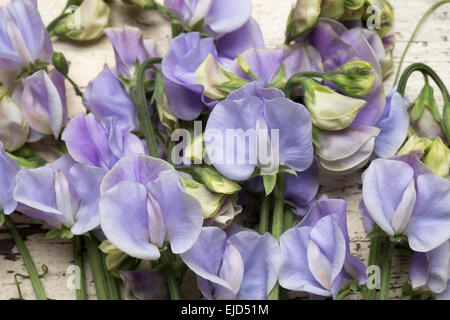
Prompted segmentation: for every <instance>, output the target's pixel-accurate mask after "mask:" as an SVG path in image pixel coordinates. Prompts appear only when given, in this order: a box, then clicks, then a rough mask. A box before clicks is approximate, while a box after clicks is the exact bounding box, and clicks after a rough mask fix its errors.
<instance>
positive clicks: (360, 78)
mask: <svg viewBox="0 0 450 320" xmlns="http://www.w3.org/2000/svg"><path fill="white" fill-rule="evenodd" d="M327 80H329V81H331V82H333V83H334V84H335V85H336V86H338V87H339V88H341V89H342V90H343V91H344V92H345V93H346V94H348V95H349V96H351V97H358V98H361V97H365V96H366V95H368V94H369V93H370V92H371V91H372V88H373V85H374V83H375V76H374V75H373V74H372V73H364V74H337V75H335V76H333V77H332V78H328V79H327Z"/></svg>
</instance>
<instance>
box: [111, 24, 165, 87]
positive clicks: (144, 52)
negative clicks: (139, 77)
mask: <svg viewBox="0 0 450 320" xmlns="http://www.w3.org/2000/svg"><path fill="white" fill-rule="evenodd" d="M105 34H106V36H107V37H108V38H109V41H111V44H112V45H113V48H114V55H115V59H116V72H117V74H120V75H121V76H123V77H125V78H126V79H133V78H134V77H135V73H136V62H139V63H143V62H144V61H145V60H147V59H149V58H152V57H158V56H159V53H158V50H157V49H156V44H155V42H154V41H153V40H150V39H146V40H144V39H143V38H142V33H141V31H140V30H139V29H138V28H131V27H126V28H123V29H116V28H107V29H105Z"/></svg>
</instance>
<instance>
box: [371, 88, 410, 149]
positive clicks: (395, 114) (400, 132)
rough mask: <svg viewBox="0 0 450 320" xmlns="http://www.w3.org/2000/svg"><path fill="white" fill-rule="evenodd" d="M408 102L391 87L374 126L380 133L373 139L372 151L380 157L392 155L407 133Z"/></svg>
mask: <svg viewBox="0 0 450 320" xmlns="http://www.w3.org/2000/svg"><path fill="white" fill-rule="evenodd" d="M407 105H408V102H407V100H406V99H404V98H403V97H402V96H401V95H400V94H399V93H398V92H397V88H396V87H395V88H393V89H392V91H391V92H390V94H389V95H388V96H387V98H386V107H385V108H384V111H383V114H382V115H381V118H380V119H379V120H378V122H377V124H376V126H377V127H378V128H380V134H379V135H378V137H377V138H376V140H375V147H374V152H375V153H376V155H377V156H379V157H381V158H389V157H393V156H394V155H395V154H396V153H397V151H398V149H400V147H401V146H402V144H403V142H405V139H406V136H407V135H408V127H409V116H408V111H407Z"/></svg>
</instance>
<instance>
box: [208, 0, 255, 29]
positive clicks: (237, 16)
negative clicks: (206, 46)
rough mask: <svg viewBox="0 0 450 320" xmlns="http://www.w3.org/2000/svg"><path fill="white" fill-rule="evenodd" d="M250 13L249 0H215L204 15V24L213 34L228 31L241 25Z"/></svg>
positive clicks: (250, 3)
mask: <svg viewBox="0 0 450 320" xmlns="http://www.w3.org/2000/svg"><path fill="white" fill-rule="evenodd" d="M251 13H252V2H251V0H226V1H223V0H222V1H220V0H215V1H214V2H213V4H212V6H211V9H210V10H209V12H208V14H207V15H206V17H205V26H206V29H207V30H208V29H209V30H212V31H213V32H214V33H215V34H224V33H229V32H232V31H235V30H237V29H239V28H240V27H242V26H243V25H244V24H245V23H246V22H247V21H248V20H249V19H250V16H251Z"/></svg>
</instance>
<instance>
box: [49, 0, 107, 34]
mask: <svg viewBox="0 0 450 320" xmlns="http://www.w3.org/2000/svg"><path fill="white" fill-rule="evenodd" d="M109 13H110V9H109V6H108V5H107V4H106V3H105V2H104V1H103V0H84V1H83V3H82V4H81V5H80V6H79V7H78V8H77V9H76V10H75V11H74V12H73V13H72V14H70V15H69V16H68V17H67V18H66V19H65V20H64V22H63V23H61V24H59V25H58V26H56V28H55V29H54V30H53V32H54V33H55V34H56V35H58V36H63V37H66V38H69V39H72V40H76V41H89V40H94V39H98V38H100V37H101V36H102V35H103V30H104V29H105V28H106V27H107V25H108V21H109Z"/></svg>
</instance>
